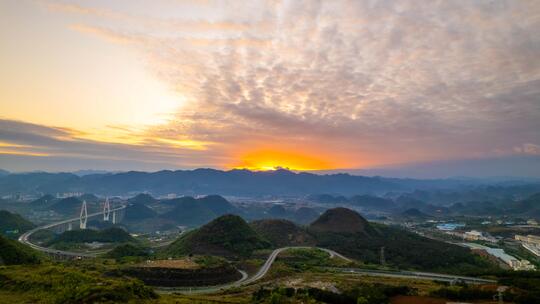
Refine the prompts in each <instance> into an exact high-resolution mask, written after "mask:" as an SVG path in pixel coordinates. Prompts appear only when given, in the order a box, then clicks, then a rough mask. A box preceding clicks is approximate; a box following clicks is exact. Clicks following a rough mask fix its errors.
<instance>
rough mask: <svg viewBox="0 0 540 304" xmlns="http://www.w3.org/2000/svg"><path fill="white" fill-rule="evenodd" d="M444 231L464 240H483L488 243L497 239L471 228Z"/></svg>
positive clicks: (495, 241)
mask: <svg viewBox="0 0 540 304" xmlns="http://www.w3.org/2000/svg"><path fill="white" fill-rule="evenodd" d="M445 233H446V234H448V235H452V236H454V237H458V238H461V239H463V240H466V241H485V242H490V243H497V242H498V241H499V240H498V239H497V238H495V237H493V236H491V235H489V234H488V233H485V232H482V231H477V230H471V231H466V232H460V231H445Z"/></svg>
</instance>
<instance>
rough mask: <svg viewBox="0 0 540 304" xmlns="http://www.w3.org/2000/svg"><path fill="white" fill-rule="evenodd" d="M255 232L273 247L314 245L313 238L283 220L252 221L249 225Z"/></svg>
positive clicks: (291, 223)
mask: <svg viewBox="0 0 540 304" xmlns="http://www.w3.org/2000/svg"><path fill="white" fill-rule="evenodd" d="M249 225H250V226H251V227H252V228H253V230H255V232H257V233H258V234H259V235H260V236H262V237H263V238H265V239H266V240H268V241H269V242H270V243H272V245H273V246H274V247H285V246H311V245H315V244H316V240H315V238H314V237H313V236H311V235H310V234H309V233H307V232H306V231H305V230H304V229H302V228H300V227H298V226H296V225H295V224H294V223H293V222H291V221H288V220H283V219H269V220H258V221H253V222H251V223H250V224H249Z"/></svg>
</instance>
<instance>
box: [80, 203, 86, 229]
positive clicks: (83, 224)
mask: <svg viewBox="0 0 540 304" xmlns="http://www.w3.org/2000/svg"><path fill="white" fill-rule="evenodd" d="M87 222H88V210H87V209H86V201H83V203H82V206H81V215H80V217H79V227H80V228H81V229H86V223H87Z"/></svg>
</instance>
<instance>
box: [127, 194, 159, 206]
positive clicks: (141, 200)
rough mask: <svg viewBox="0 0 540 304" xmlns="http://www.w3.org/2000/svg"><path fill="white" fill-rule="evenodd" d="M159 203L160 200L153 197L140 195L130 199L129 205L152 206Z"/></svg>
mask: <svg viewBox="0 0 540 304" xmlns="http://www.w3.org/2000/svg"><path fill="white" fill-rule="evenodd" d="M157 201H158V200H157V199H155V198H154V197H153V196H151V195H150V194H146V193H140V194H137V195H136V196H134V197H132V198H129V199H128V203H130V204H133V205H139V204H141V205H150V204H154V203H157Z"/></svg>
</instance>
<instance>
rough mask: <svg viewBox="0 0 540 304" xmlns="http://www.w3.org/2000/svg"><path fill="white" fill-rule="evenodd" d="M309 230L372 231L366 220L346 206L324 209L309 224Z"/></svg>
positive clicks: (335, 231)
mask: <svg viewBox="0 0 540 304" xmlns="http://www.w3.org/2000/svg"><path fill="white" fill-rule="evenodd" d="M309 228H310V230H312V231H317V232H334V233H361V234H366V233H370V232H373V229H371V227H370V225H369V223H368V221H367V220H366V219H364V218H363V217H362V216H360V214H358V213H357V212H355V211H352V210H350V209H347V208H341V207H340V208H334V209H328V210H326V211H325V212H324V213H323V214H322V215H321V216H320V217H319V218H318V219H316V220H315V221H314V222H313V223H311V225H310V226H309Z"/></svg>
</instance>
